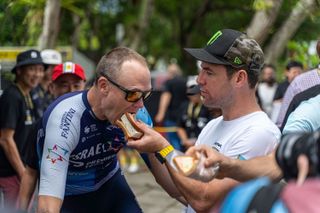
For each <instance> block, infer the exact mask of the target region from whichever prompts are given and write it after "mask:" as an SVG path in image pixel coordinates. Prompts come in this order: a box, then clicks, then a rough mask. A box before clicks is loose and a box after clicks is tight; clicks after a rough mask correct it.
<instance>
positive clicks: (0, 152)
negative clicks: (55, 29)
mask: <svg viewBox="0 0 320 213" xmlns="http://www.w3.org/2000/svg"><path fill="white" fill-rule="evenodd" d="M43 72H44V63H43V61H42V58H41V56H40V52H39V51H37V50H33V49H30V50H27V51H24V52H21V53H19V54H18V55H17V63H16V65H15V66H14V68H13V69H12V73H14V74H15V77H16V78H15V83H14V84H12V85H11V86H10V87H8V88H7V89H6V90H5V91H4V92H3V94H2V96H1V98H0V188H2V190H3V194H4V203H5V206H6V207H7V208H9V209H10V208H12V207H13V205H14V204H15V203H16V200H17V197H18V193H19V186H20V181H21V178H22V176H23V173H24V171H25V166H24V162H25V153H26V149H27V147H28V144H27V136H28V134H29V132H30V131H31V129H32V127H33V125H34V123H35V120H36V117H35V112H34V104H33V102H32V99H31V96H30V91H31V90H32V89H33V88H35V87H36V86H37V85H38V84H39V82H40V79H41V76H42V73H43Z"/></svg>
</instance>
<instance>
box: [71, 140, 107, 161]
mask: <svg viewBox="0 0 320 213" xmlns="http://www.w3.org/2000/svg"><path fill="white" fill-rule="evenodd" d="M107 145H108V144H105V143H98V144H96V145H94V146H91V147H90V148H88V149H83V150H82V151H81V152H78V153H76V154H72V155H71V156H70V159H71V160H85V159H87V158H90V157H93V156H95V155H98V154H101V153H105V152H107V151H108V147H107Z"/></svg>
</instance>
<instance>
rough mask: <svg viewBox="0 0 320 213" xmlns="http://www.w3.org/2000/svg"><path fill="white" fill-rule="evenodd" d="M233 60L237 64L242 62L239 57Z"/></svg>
mask: <svg viewBox="0 0 320 213" xmlns="http://www.w3.org/2000/svg"><path fill="white" fill-rule="evenodd" d="M233 62H234V63H235V64H242V61H241V59H240V58H239V57H235V58H234V61H233Z"/></svg>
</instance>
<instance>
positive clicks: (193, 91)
mask: <svg viewBox="0 0 320 213" xmlns="http://www.w3.org/2000/svg"><path fill="white" fill-rule="evenodd" d="M199 93H200V86H199V85H192V86H191V87H189V88H187V95H196V94H199Z"/></svg>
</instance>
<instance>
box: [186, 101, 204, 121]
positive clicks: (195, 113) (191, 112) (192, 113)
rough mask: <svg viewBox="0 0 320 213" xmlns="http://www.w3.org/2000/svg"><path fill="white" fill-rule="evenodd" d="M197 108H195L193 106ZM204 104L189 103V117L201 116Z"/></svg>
mask: <svg viewBox="0 0 320 213" xmlns="http://www.w3.org/2000/svg"><path fill="white" fill-rule="evenodd" d="M194 107H195V109H194V110H193V108H194ZM201 107H202V104H196V105H194V104H193V103H192V102H190V103H189V104H188V117H189V118H197V117H198V116H199V113H200V110H201Z"/></svg>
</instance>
